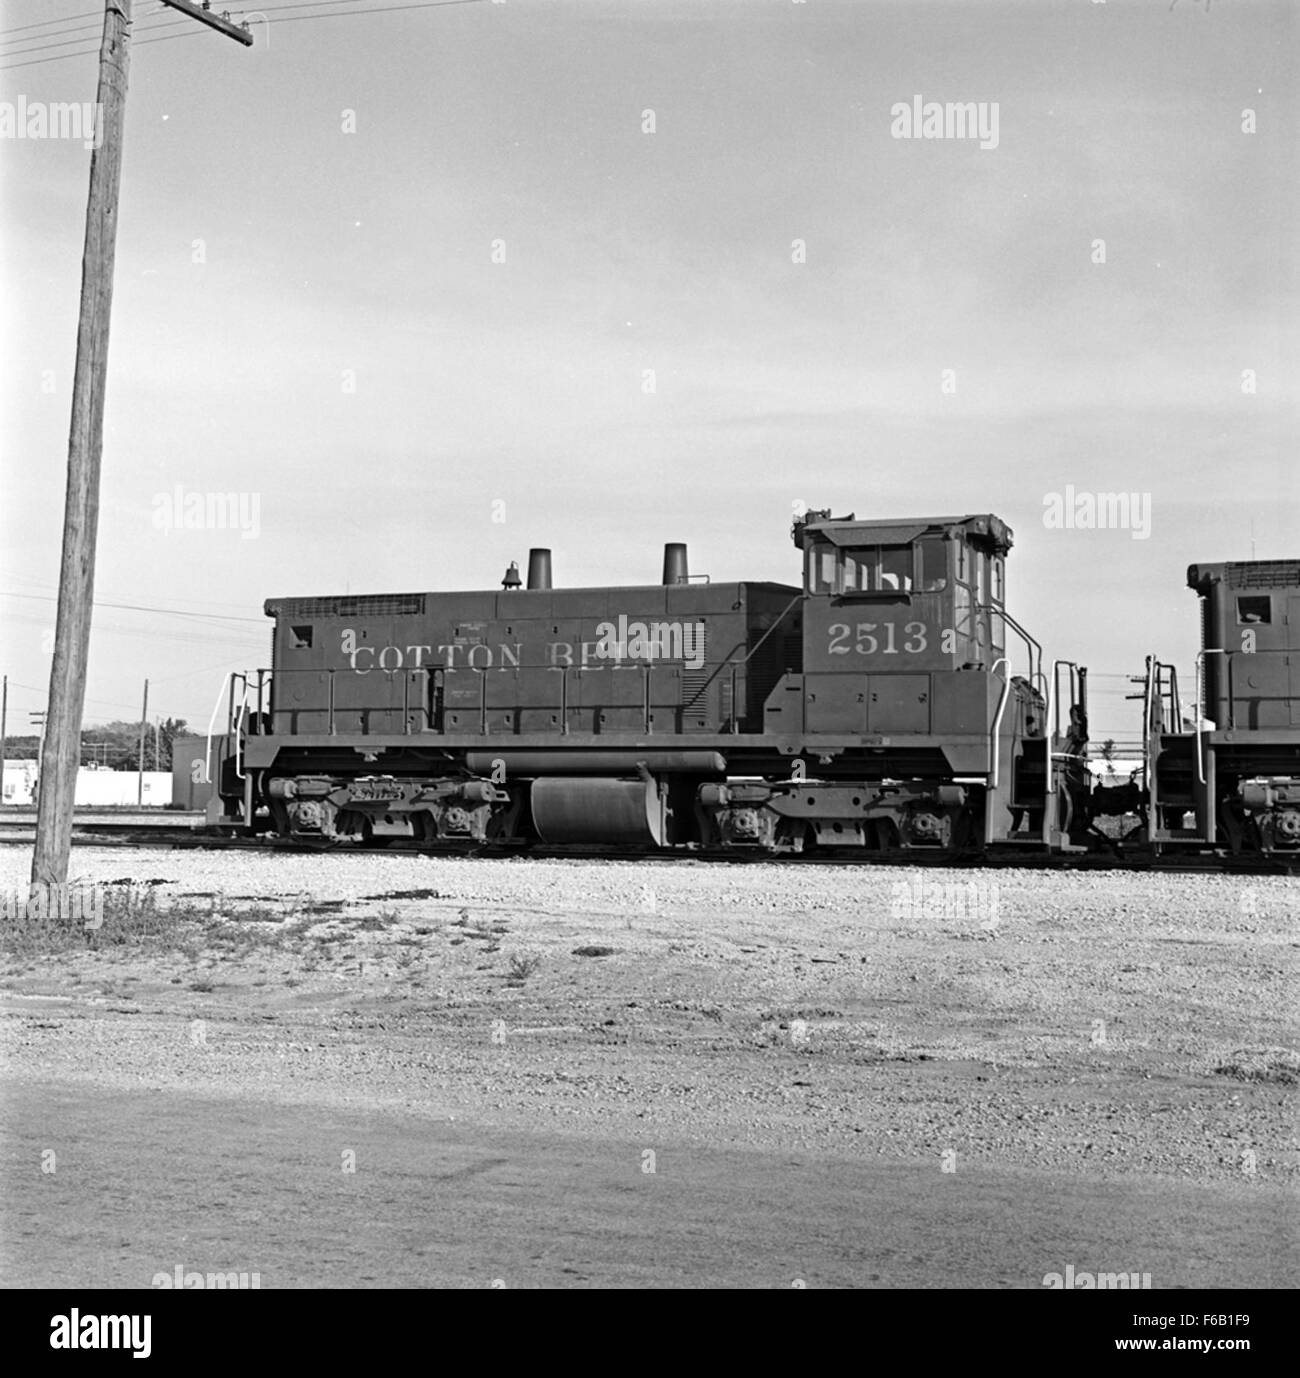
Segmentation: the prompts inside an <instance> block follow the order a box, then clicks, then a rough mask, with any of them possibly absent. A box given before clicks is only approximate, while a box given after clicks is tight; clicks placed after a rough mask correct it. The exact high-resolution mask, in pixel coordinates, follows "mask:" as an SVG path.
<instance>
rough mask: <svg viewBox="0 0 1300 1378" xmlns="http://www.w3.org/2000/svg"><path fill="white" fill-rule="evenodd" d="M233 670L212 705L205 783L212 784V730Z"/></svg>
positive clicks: (205, 759)
mask: <svg viewBox="0 0 1300 1378" xmlns="http://www.w3.org/2000/svg"><path fill="white" fill-rule="evenodd" d="M232 674H234V671H233V670H227V671H226V673H225V674H224V675H223V676H222V679H221V688H220V689H218V690H217V701H216V703H214V704H213V705H212V716H211V717H210V718H209V719H208V742H207V748H206V752H205V754H204V757H203V776H204V779H203V783H204V784H205V785H210V784H211V783H212V729H213V727H214V726H215V724H216V721H217V714H218V713H219V712H220V711H221V700H222V699H224V698H225V697H226V686H227V685H228V684H229V683H230V676H231V675H232ZM226 725H227V726H229V725H230V718H229V717H228V716H227V718H226Z"/></svg>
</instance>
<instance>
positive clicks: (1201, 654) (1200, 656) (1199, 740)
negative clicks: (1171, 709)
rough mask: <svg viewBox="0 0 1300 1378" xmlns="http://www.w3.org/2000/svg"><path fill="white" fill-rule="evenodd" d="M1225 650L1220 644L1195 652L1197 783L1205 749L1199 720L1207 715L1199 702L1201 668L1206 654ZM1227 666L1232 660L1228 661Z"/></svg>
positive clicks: (1200, 779)
mask: <svg viewBox="0 0 1300 1378" xmlns="http://www.w3.org/2000/svg"><path fill="white" fill-rule="evenodd" d="M1227 654H1228V653H1227V651H1226V650H1225V649H1224V648H1223V647H1222V646H1207V647H1205V648H1204V649H1203V650H1200V651H1197V653H1196V780H1197V783H1198V784H1202V785H1203V784H1204V783H1205V749H1204V746H1203V741H1204V729H1203V728H1202V727H1201V720H1202V719H1203V718H1206V717H1208V716H1209V714H1208V713H1206V712H1204V711H1203V707H1202V703H1201V668H1202V665H1203V663H1204V661H1205V657H1206V656H1222V655H1227ZM1228 665H1229V667H1231V665H1232V661H1229V662H1228ZM1228 702H1229V703H1231V702H1232V695H1231V693H1229V695H1228Z"/></svg>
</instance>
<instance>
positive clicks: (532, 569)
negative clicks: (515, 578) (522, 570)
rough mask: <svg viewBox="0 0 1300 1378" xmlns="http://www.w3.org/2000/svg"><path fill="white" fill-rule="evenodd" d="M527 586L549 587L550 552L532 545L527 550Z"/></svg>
mask: <svg viewBox="0 0 1300 1378" xmlns="http://www.w3.org/2000/svg"><path fill="white" fill-rule="evenodd" d="M528 587H529V588H530V589H548V588H550V587H551V552H550V551H549V550H543V549H541V548H540V547H536V546H535V547H534V548H533V549H532V550H530V551H529V552H528Z"/></svg>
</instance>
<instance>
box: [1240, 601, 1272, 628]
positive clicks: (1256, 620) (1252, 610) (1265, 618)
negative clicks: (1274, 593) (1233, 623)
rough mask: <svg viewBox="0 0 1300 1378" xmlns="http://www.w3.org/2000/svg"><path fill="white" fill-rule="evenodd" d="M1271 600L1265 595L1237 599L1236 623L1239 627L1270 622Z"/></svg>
mask: <svg viewBox="0 0 1300 1378" xmlns="http://www.w3.org/2000/svg"><path fill="white" fill-rule="evenodd" d="M1272 620H1273V608H1272V599H1270V598H1269V596H1268V595H1267V594H1264V595H1263V596H1255V597H1250V598H1238V599H1237V623H1238V625H1239V626H1243V627H1245V626H1258V625H1260V624H1262V623H1268V622H1272Z"/></svg>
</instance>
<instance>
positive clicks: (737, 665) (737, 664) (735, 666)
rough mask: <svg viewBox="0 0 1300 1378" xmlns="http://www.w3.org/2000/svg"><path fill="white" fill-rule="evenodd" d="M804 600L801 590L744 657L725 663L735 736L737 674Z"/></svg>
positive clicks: (648, 726)
mask: <svg viewBox="0 0 1300 1378" xmlns="http://www.w3.org/2000/svg"><path fill="white" fill-rule="evenodd" d="M803 600H804V594H803V592H802V590H801V591H800V592H799V593H796V594H795V596H794V597H793V598H792V599H791V600H790V601H789V602H788V603H787V604H786V605H785V607H784V608H782V609H781V611H780V612H779V613H777V615H776V617H775V619H774V620H773V622H772V625H771V626H770V627H769V628H768V629H767V631H765V632H764V633H763V635H762V636H760V637H759V638H758V640H757V641H756V642H754V644H753V645H752V646H751V647H750V648H749V650H748V651H746V652H745V654H744V655H743V656H741V658H740V659H739V660H732V659H730V657H728V659H727V661H726V662H724V663H725V664H729V665H730V666H731V730H732V732H733V734H734V733H739V731H740V719H739V718H738V717H737V716H736V676H737V674H738V673H739V671H740V670H741V668H742V667H743V666H745V665H748V664H749V662H750V660H751V658H752V657H753V656H754V655H755V654H756V653H757V651H758V649H759V647H760V646H762V644H763V643H764V642H765V641H766V640H767V638H768V637H769V636H771V635H772V633H773V632H774V631H776V629H777V628H778V627H779V626H780V625H781V623H782V622H784V621H785V619H786V617H787V616H788V615H789V613H790V612H791V610H792V609H794V608H796V607H798V606H799V604H800V603H802V602H803ZM718 668H719V669H721V668H722V667H721V666H719V667H718ZM646 730H647V731H649V730H650V723H649V719H648V718H647V721H646Z"/></svg>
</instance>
